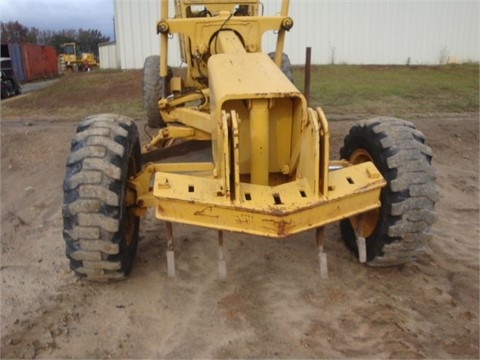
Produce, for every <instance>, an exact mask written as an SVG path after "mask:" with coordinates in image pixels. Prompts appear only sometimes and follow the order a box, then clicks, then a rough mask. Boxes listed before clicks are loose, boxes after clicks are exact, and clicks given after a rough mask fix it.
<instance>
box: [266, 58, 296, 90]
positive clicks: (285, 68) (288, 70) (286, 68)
mask: <svg viewBox="0 0 480 360" xmlns="http://www.w3.org/2000/svg"><path fill="white" fill-rule="evenodd" d="M268 56H270V58H271V59H272V60H274V59H275V52H271V53H269V54H268ZM280 69H281V70H282V72H283V73H284V74H285V76H286V77H287V78H288V80H290V81H291V82H292V84H293V70H292V64H291V63H290V58H289V57H288V55H287V54H285V53H283V54H282V65H281V67H280Z"/></svg>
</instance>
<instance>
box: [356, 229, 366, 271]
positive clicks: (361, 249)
mask: <svg viewBox="0 0 480 360" xmlns="http://www.w3.org/2000/svg"><path fill="white" fill-rule="evenodd" d="M357 248H358V260H360V262H361V263H362V264H363V263H365V262H366V261H367V243H366V241H365V238H364V237H363V236H357Z"/></svg>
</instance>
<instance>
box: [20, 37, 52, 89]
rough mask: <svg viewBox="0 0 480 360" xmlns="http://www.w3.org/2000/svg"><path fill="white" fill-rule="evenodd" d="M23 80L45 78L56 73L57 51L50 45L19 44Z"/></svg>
mask: <svg viewBox="0 0 480 360" xmlns="http://www.w3.org/2000/svg"><path fill="white" fill-rule="evenodd" d="M20 50H21V53H22V63H23V72H24V74H25V81H27V82H28V81H33V80H39V79H45V78H49V77H52V76H56V75H58V61H57V51H56V50H55V48H54V47H52V46H40V45H34V44H21V46H20Z"/></svg>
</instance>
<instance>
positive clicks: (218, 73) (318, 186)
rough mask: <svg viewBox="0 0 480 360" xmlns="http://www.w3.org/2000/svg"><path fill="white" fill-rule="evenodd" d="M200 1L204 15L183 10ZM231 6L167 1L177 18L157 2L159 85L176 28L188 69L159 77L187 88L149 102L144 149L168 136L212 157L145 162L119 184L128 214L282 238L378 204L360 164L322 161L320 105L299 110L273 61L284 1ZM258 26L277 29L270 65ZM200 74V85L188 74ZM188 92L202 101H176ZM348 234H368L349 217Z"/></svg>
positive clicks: (366, 166)
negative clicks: (155, 130) (158, 122)
mask: <svg viewBox="0 0 480 360" xmlns="http://www.w3.org/2000/svg"><path fill="white" fill-rule="evenodd" d="M200 3H201V4H202V6H203V7H204V10H200V11H205V12H206V11H208V13H209V14H210V15H212V16H205V17H194V16H192V17H186V16H185V15H186V14H187V13H189V12H190V13H193V11H192V10H190V6H193V5H196V6H198V4H200ZM238 3H239V2H237V1H226V0H223V1H201V2H200V1H195V0H186V1H177V2H176V5H177V7H181V8H180V12H181V14H178V13H177V16H179V15H183V16H182V17H178V18H174V19H168V20H167V18H166V15H165V14H168V1H166V0H164V1H162V14H163V18H162V20H161V21H159V22H158V24H157V29H158V31H159V33H160V36H161V54H162V55H161V58H160V69H159V71H160V76H161V78H162V79H163V81H165V82H166V81H168V79H167V74H168V69H167V64H166V59H167V51H168V50H167V49H168V36H169V34H172V33H181V34H180V36H181V39H182V40H181V44H183V46H184V47H183V50H182V53H183V54H187V55H184V56H185V58H186V61H187V64H188V65H191V66H188V69H187V80H186V81H184V80H183V79H182V80H181V79H178V78H175V77H174V78H172V79H170V84H174V85H173V86H175V84H181V83H182V81H184V82H186V84H187V87H188V86H193V87H196V88H197V89H198V90H197V91H196V92H194V93H193V94H192V93H191V92H189V93H187V94H186V95H176V96H175V95H174V96H171V97H168V96H165V95H166V94H162V95H163V96H162V98H161V99H160V100H159V109H160V112H161V115H162V118H163V119H164V121H165V122H166V125H167V126H166V127H165V128H164V129H161V130H160V132H159V134H160V136H158V137H156V138H155V139H154V140H152V142H151V143H150V144H148V145H147V146H146V147H145V150H146V151H148V150H150V149H153V148H155V147H156V146H157V144H158V141H159V140H165V139H166V138H174V137H175V136H179V137H181V138H184V139H185V138H186V139H211V140H212V153H213V161H212V162H203V163H181V164H178V163H177V164H175V163H166V164H165V163H164V164H154V163H149V164H147V165H146V166H145V168H144V169H143V170H142V172H141V173H140V174H139V175H138V176H136V177H135V178H134V179H131V180H129V183H128V184H129V186H130V187H131V188H132V189H134V192H135V194H136V208H135V210H134V211H136V214H137V215H142V214H144V213H145V210H146V208H147V207H155V209H156V217H157V218H158V219H161V220H165V221H167V222H178V223H187V224H192V225H198V226H205V227H210V228H214V229H218V230H220V231H223V230H228V231H236V232H242V233H249V234H255V235H261V236H268V237H272V238H283V237H286V236H289V235H292V234H294V233H297V232H300V231H304V230H308V229H312V228H319V227H323V226H324V225H326V224H329V223H331V222H334V221H338V220H341V219H345V218H347V217H352V216H354V215H357V214H360V213H364V212H366V211H369V210H372V209H375V208H378V207H379V206H380V201H379V195H380V189H381V188H382V187H383V186H384V185H385V181H384V179H383V177H382V176H381V174H380V173H379V172H378V170H377V169H376V168H375V166H374V165H373V163H371V162H367V163H361V164H358V165H351V164H348V162H331V161H329V159H328V156H329V131H328V124H327V121H326V118H325V115H324V113H323V111H322V110H321V109H320V108H317V109H311V108H308V107H307V104H306V101H305V98H304V96H303V95H302V94H301V93H300V92H299V91H298V90H297V88H296V87H295V86H294V85H293V84H292V83H291V82H290V81H289V80H288V79H287V78H286V77H285V75H284V74H283V73H282V71H281V70H280V69H279V64H278V62H279V61H281V56H282V53H283V39H284V36H285V31H287V30H289V29H290V28H291V26H292V25H293V20H292V19H291V18H289V17H288V16H287V9H288V0H283V1H282V12H281V14H280V15H279V16H272V17H264V16H258V15H256V12H258V8H259V4H258V1H253V0H248V1H241V2H240V3H241V5H240V7H243V9H244V12H243V14H242V16H232V13H233V12H234V11H235V9H234V8H233V7H234V5H237V4H238ZM237 9H238V8H237ZM249 12H250V13H253V14H251V15H250V14H249ZM213 15H214V16H213ZM219 29H220V30H219ZM267 30H273V31H277V32H278V34H277V39H278V40H277V46H276V53H275V54H276V56H275V60H276V61H277V63H276V64H275V63H274V62H272V60H271V59H270V57H268V56H267V55H265V54H262V53H261V52H259V51H260V50H261V37H262V35H263V33H264V32H265V31H267ZM187 43H188V45H186V44H187ZM207 56H208V61H207V62H205V63H206V64H203V63H202V62H203V59H204V58H205V57H207ZM194 59H201V60H200V61H198V62H196V63H195V61H194ZM193 64H195V66H193ZM204 65H206V67H204ZM202 67H203V69H202ZM207 72H208V85H209V87H208V90H206V89H202V85H203V84H205V81H201V79H200V80H199V78H200V76H201V75H204V74H205V73H207ZM173 86H171V87H173ZM176 86H177V90H178V91H179V92H181V91H182V90H183V89H182V88H180V86H179V85H176ZM165 88H166V86H165ZM168 95H170V94H168ZM193 100H201V101H203V103H202V104H201V105H200V106H197V107H196V108H192V107H189V106H186V105H185V104H186V103H188V102H190V101H193ZM179 123H180V124H182V125H181V126H179V125H178V124H179ZM185 135H186V136H185ZM185 173H188V174H185ZM152 175H154V178H155V181H154V185H153V188H151V187H150V180H151V177H152ZM356 231H357V233H358V235H359V236H361V237H365V236H368V235H369V234H368V233H365V232H362V227H361V223H360V222H359V226H358V227H357V229H356ZM318 233H320V232H318Z"/></svg>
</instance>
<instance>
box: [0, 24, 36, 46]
mask: <svg viewBox="0 0 480 360" xmlns="http://www.w3.org/2000/svg"><path fill="white" fill-rule="evenodd" d="M0 30H1V40H2V44H8V43H19V42H28V40H27V39H28V38H29V29H28V28H27V27H26V26H23V25H22V24H20V23H19V22H18V21H15V22H13V21H9V22H7V23H4V22H1V23H0Z"/></svg>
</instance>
